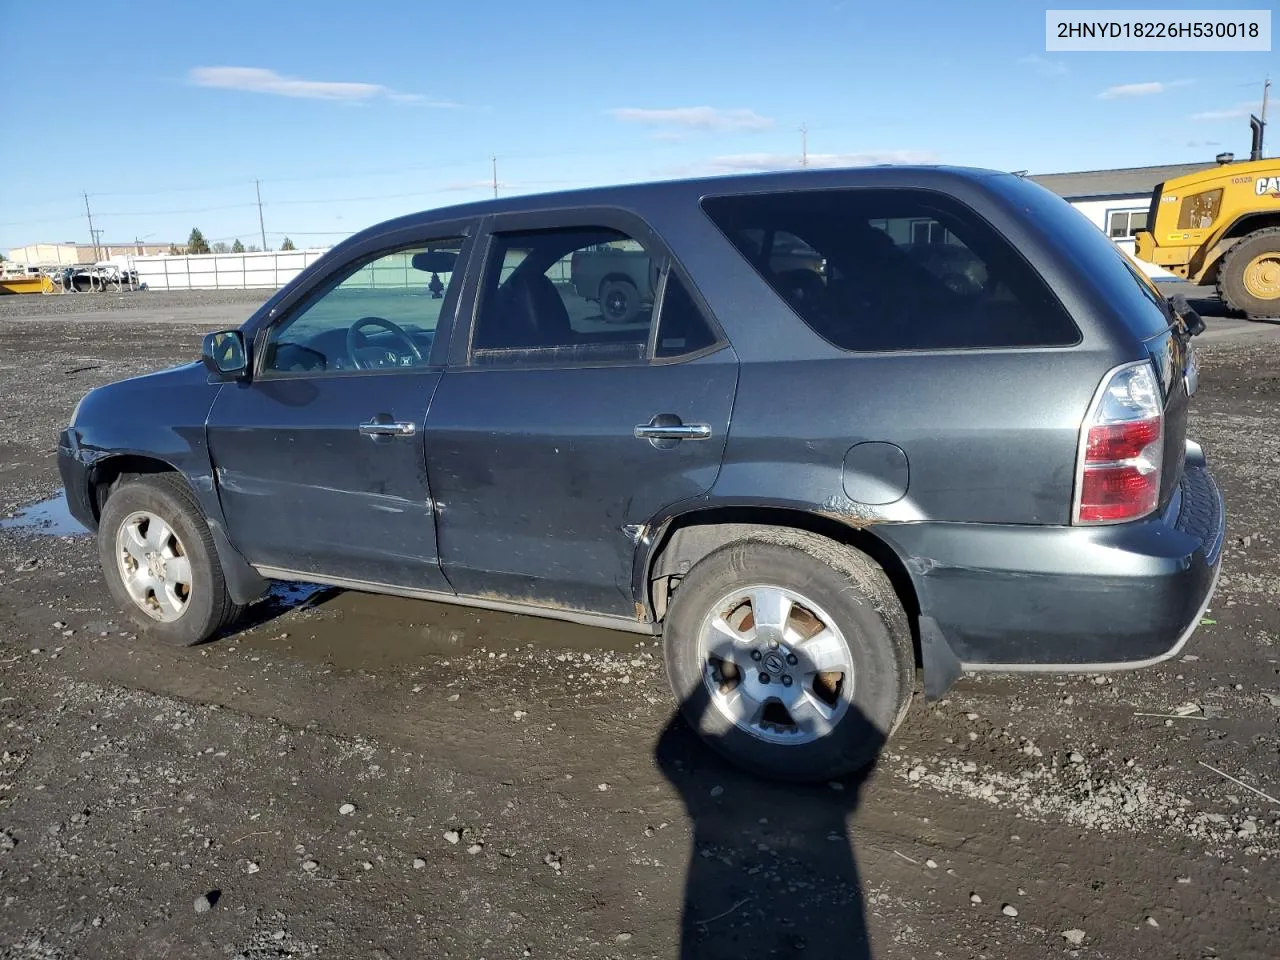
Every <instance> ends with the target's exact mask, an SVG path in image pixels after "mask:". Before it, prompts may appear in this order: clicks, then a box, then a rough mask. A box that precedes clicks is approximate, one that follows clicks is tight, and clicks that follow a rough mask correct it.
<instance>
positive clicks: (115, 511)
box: [98, 474, 244, 645]
mask: <svg viewBox="0 0 1280 960" xmlns="http://www.w3.org/2000/svg"><path fill="white" fill-rule="evenodd" d="M98 559H99V561H100V563H101V565H102V572H103V576H105V577H106V581H107V589H108V590H110V592H111V595H112V597H113V598H114V599H115V601H116V603H117V604H119V606H120V607H121V608H122V609H123V610H124V611H125V612H127V613H128V615H129V616H130V617H131V618H132V619H133V621H134V622H135V623H137V624H138V625H139V626H141V627H142V628H144V629H146V630H147V631H148V632H149V633H151V634H153V635H154V636H157V637H160V638H161V639H163V640H167V641H169V642H171V643H176V644H182V645H186V644H192V643H199V642H200V641H202V640H207V639H208V638H210V637H212V636H214V635H215V634H217V633H218V632H220V631H221V630H223V629H225V628H226V627H228V626H229V625H230V624H232V623H233V622H234V621H235V620H236V619H237V618H238V617H239V616H240V614H241V612H242V611H243V610H244V608H243V607H242V606H240V605H239V604H237V603H235V602H234V601H233V600H232V599H231V596H230V594H229V593H228V592H227V585H226V581H225V580H224V579H223V574H222V566H221V564H220V563H219V562H218V554H217V550H216V549H215V548H214V545H213V537H212V536H211V535H210V533H209V525H208V523H207V522H206V521H205V519H204V515H203V513H202V512H201V510H200V506H199V504H198V503H197V502H196V500H195V497H194V496H193V495H192V493H191V491H190V489H189V488H188V487H187V486H186V484H185V483H184V482H183V481H182V480H181V479H180V478H179V477H177V476H175V475H173V474H154V475H149V476H142V477H136V478H133V479H129V480H126V481H124V482H122V483H121V484H120V485H119V486H118V487H116V488H115V490H114V491H112V493H111V495H110V497H109V498H108V499H107V502H106V504H105V506H103V508H102V517H101V520H100V522H99V525H98Z"/></svg>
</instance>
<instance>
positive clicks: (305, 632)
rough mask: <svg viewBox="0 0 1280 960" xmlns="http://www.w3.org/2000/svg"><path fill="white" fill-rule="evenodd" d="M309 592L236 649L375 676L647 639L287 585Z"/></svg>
mask: <svg viewBox="0 0 1280 960" xmlns="http://www.w3.org/2000/svg"><path fill="white" fill-rule="evenodd" d="M281 586H282V585H277V589H279V588H280V587H281ZM308 590H310V591H311V592H310V593H309V594H307V595H306V596H305V598H304V599H299V600H295V601H294V602H292V603H288V604H287V606H288V607H291V608H293V609H291V610H289V612H288V613H287V615H283V616H279V617H276V618H274V619H270V620H268V621H267V622H264V623H261V624H260V625H258V626H256V627H254V628H252V629H251V630H249V631H248V632H246V633H242V634H240V642H241V645H243V646H251V647H255V648H261V649H264V650H271V651H272V652H276V653H281V654H285V655H288V656H293V657H300V658H302V659H306V660H312V661H318V662H321V663H325V664H329V665H332V666H335V667H339V668H342V669H347V670H368V671H377V670H378V669H379V668H389V667H414V666H420V665H422V664H423V663H424V662H427V661H429V660H430V659H431V658H434V657H439V656H449V655H453V656H457V655H461V654H467V653H475V652H477V651H479V650H486V651H489V650H493V651H499V652H501V651H513V650H520V649H523V648H525V647H527V646H529V645H533V646H535V647H537V648H539V649H543V650H589V651H595V650H613V651H619V652H621V651H629V650H634V649H635V646H636V643H637V642H642V641H643V642H652V638H650V637H644V636H639V635H636V634H631V633H624V632H622V631H619V630H604V629H601V628H599V627H585V626H582V625H580V624H576V623H563V622H560V621H557V620H547V619H543V618H541V617H529V616H523V615H520V614H512V613H499V612H497V611H492V610H477V609H474V608H470V607H460V606H452V605H450V604H445V603H432V602H429V601H426V600H409V599H405V598H402V597H387V596H382V595H378V594H368V593H355V592H351V591H337V590H329V589H327V588H319V587H306V586H304V585H301V584H297V585H290V586H289V588H288V591H289V592H288V594H287V596H290V597H295V596H298V595H299V594H303V593H306V591H308ZM283 600H284V597H283V596H282V598H281V601H277V600H276V598H275V596H274V591H273V597H272V599H271V600H270V601H268V603H271V604H277V603H279V604H280V606H282V607H283V606H285V605H286V604H285V603H284V602H283ZM264 612H269V611H264ZM282 612H283V611H282ZM282 633H287V634H288V635H287V636H284V637H282V636H281V634H282Z"/></svg>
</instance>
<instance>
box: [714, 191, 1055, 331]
mask: <svg viewBox="0 0 1280 960" xmlns="http://www.w3.org/2000/svg"><path fill="white" fill-rule="evenodd" d="M702 206H703V210H704V211H705V212H706V214H707V215H708V216H709V217H710V218H711V220H712V221H713V222H714V223H715V225H716V226H717V227H718V228H719V229H720V230H721V232H723V233H724V235H725V236H726V237H727V238H728V239H729V241H730V242H731V243H733V244H734V246H735V247H736V248H737V250H738V252H739V253H740V254H741V255H742V257H743V258H744V259H745V260H746V261H747V262H748V263H749V264H750V265H751V266H752V268H753V269H754V270H755V271H756V272H757V273H758V274H759V275H760V276H761V277H762V278H763V279H764V280H765V282H767V283H768V284H769V285H770V286H771V287H772V288H773V290H774V292H775V293H777V294H778V296H780V297H781V298H782V299H784V300H785V301H786V302H787V303H788V304H789V305H790V306H791V307H792V309H793V310H794V311H795V312H796V314H797V315H799V317H800V318H801V319H802V320H803V321H804V322H805V323H806V324H808V326H809V327H810V328H811V329H813V330H814V331H815V332H816V333H818V334H819V335H821V336H822V337H824V338H825V339H826V340H828V341H829V342H830V343H832V344H834V345H836V346H838V347H841V348H843V349H846V350H850V351H889V350H938V349H966V348H983V347H987V348H991V347H1052V346H1070V345H1072V344H1075V343H1077V342H1079V339H1080V331H1079V330H1078V328H1077V327H1076V325H1075V324H1074V323H1073V322H1072V320H1071V317H1070V316H1069V315H1068V314H1067V312H1066V310H1065V309H1064V308H1063V306H1062V304H1061V303H1060V302H1059V300H1058V299H1057V297H1056V296H1054V294H1053V292H1052V291H1051V290H1050V289H1049V287H1048V286H1047V285H1046V284H1045V282H1044V280H1043V279H1042V278H1041V277H1040V275H1039V274H1038V273H1036V271H1035V270H1034V269H1032V267H1031V266H1030V265H1029V264H1028V263H1027V262H1026V260H1025V259H1024V258H1023V257H1022V256H1021V254H1019V253H1018V251H1017V250H1015V249H1014V248H1013V247H1012V246H1011V245H1010V244H1009V243H1008V242H1007V241H1006V240H1005V239H1004V238H1003V237H1002V236H1001V235H1000V234H999V233H998V232H997V231H996V230H995V229H994V228H993V227H991V225H990V224H988V223H986V221H984V220H983V219H982V218H981V217H979V216H978V215H977V214H976V213H974V212H973V211H972V210H970V209H969V208H968V207H966V206H965V205H963V204H961V203H959V202H958V201H956V200H954V199H953V198H950V197H947V196H944V195H942V194H939V193H937V192H935V191H926V190H916V189H898V190H884V189H836V190H805V191H790V192H786V193H761V194H749V195H738V196H720V197H706V198H704V199H703V201H702ZM1073 212H1074V211H1073ZM797 251H803V253H804V255H802V256H797V255H796V252H797Z"/></svg>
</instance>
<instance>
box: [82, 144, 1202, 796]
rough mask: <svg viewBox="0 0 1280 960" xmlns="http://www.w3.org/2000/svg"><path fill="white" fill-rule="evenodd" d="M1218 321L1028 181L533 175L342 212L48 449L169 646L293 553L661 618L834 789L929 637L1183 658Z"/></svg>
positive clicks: (203, 627) (710, 682) (731, 737)
mask: <svg viewBox="0 0 1280 960" xmlns="http://www.w3.org/2000/svg"><path fill="white" fill-rule="evenodd" d="M775 243H780V244H782V246H781V247H780V248H779V251H778V252H779V253H780V255H779V256H775V255H774V254H775V250H774V249H773V245H774V244H775ZM603 245H610V249H615V248H618V247H628V246H629V247H631V248H632V252H634V253H635V256H631V255H630V253H629V254H628V260H629V261H631V263H630V268H629V271H628V276H630V277H632V278H633V279H635V278H640V277H643V276H651V277H652V289H653V294H652V300H653V307H652V309H651V310H649V311H647V312H646V313H644V314H643V316H639V315H637V316H636V317H633V318H632V319H633V320H634V321H635V322H633V323H630V324H627V325H619V324H614V323H608V322H606V320H605V319H603V318H602V317H601V313H600V310H599V309H598V307H597V306H596V305H595V304H593V303H592V302H591V301H589V300H588V299H587V298H586V297H585V296H583V295H580V294H581V292H582V290H583V289H584V288H585V290H586V292H588V293H589V292H591V289H590V288H591V287H592V286H593V284H592V283H590V282H587V281H585V280H584V281H582V284H581V285H580V287H579V289H578V290H575V289H574V284H573V283H571V282H566V279H567V278H568V276H569V275H570V273H571V271H567V270H566V267H567V266H569V265H571V264H572V263H573V262H574V260H575V257H577V258H579V259H578V263H579V266H580V273H579V276H582V274H581V267H582V264H583V260H582V259H581V255H582V252H583V251H599V250H600V249H601V248H602V246H603ZM922 247H925V248H927V247H936V249H922ZM808 251H811V253H810V252H808ZM601 282H603V277H602V278H601ZM441 284H442V285H443V290H441ZM594 286H595V293H597V294H599V293H600V284H599V283H596V284H594ZM433 290H434V292H433ZM441 293H442V295H439V296H438V295H437V294H441ZM1201 326H1202V324H1201V322H1200V321H1199V318H1198V317H1196V316H1195V315H1194V313H1193V312H1191V311H1190V310H1189V309H1188V308H1186V307H1185V304H1181V303H1180V304H1176V305H1175V304H1171V303H1170V302H1169V301H1167V300H1166V299H1165V298H1164V297H1162V296H1161V295H1160V294H1159V292H1158V291H1157V290H1156V288H1155V287H1154V286H1152V285H1151V283H1150V282H1149V281H1148V280H1147V279H1146V278H1145V277H1143V276H1141V275H1140V274H1139V273H1137V272H1136V271H1135V270H1134V269H1133V267H1132V266H1131V265H1130V263H1129V261H1128V259H1127V258H1126V256H1125V255H1124V254H1123V253H1122V252H1121V251H1119V250H1118V249H1117V248H1116V247H1115V246H1114V245H1113V244H1112V243H1111V242H1110V241H1108V240H1107V239H1106V237H1105V236H1103V235H1102V233H1101V232H1099V231H1098V230H1097V229H1096V228H1094V227H1093V226H1092V225H1090V224H1089V223H1087V222H1086V221H1085V220H1084V218H1082V217H1080V215H1079V214H1078V213H1076V212H1075V211H1074V210H1073V209H1072V208H1071V207H1070V206H1069V205H1068V204H1066V203H1065V202H1064V201H1062V200H1060V199H1059V198H1057V197H1055V196H1053V195H1052V194H1050V193H1049V192H1048V191H1046V190H1044V189H1043V188H1041V187H1039V186H1038V185H1036V184H1034V183H1031V182H1029V181H1027V180H1025V179H1022V178H1020V177H1018V176H1015V175H1010V174H1003V173H996V172H991V171H979V170H968V169H955V168H940V167H920V168H917V167H885V168H874V169H859V170H830V171H813V170H810V171H796V172H789V173H779V174H770V175H758V176H743V177H727V178H717V179H706V180H691V181H682V182H666V183H660V184H645V185H635V186H627V187H617V188H610V189H592V190H585V191H578V192H572V193H563V194H556V195H548V196H539V197H519V198H510V199H502V200H495V201H490V202H485V203H478V204H472V205H466V206H460V207H452V208H448V209H444V210H437V211H434V212H430V213H424V214H417V215H413V216H408V217H404V218H401V219H398V220H393V221H390V222H388V223H384V224H381V225H378V226H375V227H372V228H370V229H368V230H365V231H364V232H362V233H360V234H357V235H356V236H354V237H351V238H350V239H348V240H347V241H345V242H343V243H342V244H340V245H339V246H337V247H336V248H334V250H332V251H331V252H330V253H329V254H328V255H326V256H325V257H324V258H322V259H321V260H320V261H318V262H316V263H315V264H313V265H311V266H310V267H308V268H307V269H306V270H305V271H304V272H303V273H302V274H301V275H300V276H299V277H298V278H297V279H296V280H294V281H293V282H291V283H290V284H289V285H288V286H286V287H284V288H283V289H281V290H280V291H279V292H277V293H276V294H275V295H274V296H273V297H272V298H271V299H270V300H269V301H268V302H267V303H266V304H264V305H263V306H262V307H261V308H260V309H259V310H257V311H256V312H255V313H254V314H253V316H251V317H250V318H249V319H248V320H247V321H246V322H245V324H244V325H243V326H242V327H240V328H239V329H234V330H226V331H222V332H219V333H214V334H211V335H210V336H209V337H207V338H206V341H205V346H204V352H203V358H202V362H199V363H191V364H187V365H185V366H181V367H178V368H176V369H172V370H167V371H164V372H160V373H155V374H152V375H149V376H143V377H137V378H133V379H128V380H124V381H121V382H118V383H114V384H111V385H109V386H105V387H101V388H99V389H96V390H93V391H92V392H90V393H89V394H88V395H87V396H85V397H84V399H83V400H82V401H81V403H80V405H79V406H78V408H77V410H76V412H75V414H74V415H73V417H72V422H71V424H70V426H69V427H68V428H67V429H66V430H65V431H64V432H63V434H62V436H61V440H60V445H59V463H60V467H61V471H62V476H63V479H64V481H65V483H66V488H67V496H68V500H69V502H70V504H71V507H72V511H73V513H74V514H75V516H76V517H77V518H78V519H79V520H81V521H82V522H84V523H86V524H88V525H90V526H91V527H95V528H96V529H97V535H98V544H99V550H100V556H101V563H102V569H103V571H104V573H105V576H106V580H107V585H108V587H109V589H110V591H111V593H112V595H113V596H114V598H115V599H116V601H117V602H118V603H119V604H120V605H121V606H122V607H123V608H124V609H126V610H128V611H130V613H131V614H132V615H133V617H134V619H136V620H137V621H139V622H140V623H142V624H144V625H146V626H148V627H150V628H151V630H152V632H153V633H154V634H155V635H157V636H159V637H162V638H165V639H168V640H172V641H174V642H178V643H184V644H185V643H194V642H197V641H200V640H203V639H205V638H208V637H210V636H212V635H214V634H216V633H217V632H219V631H220V630H223V629H224V628H227V627H229V626H230V625H232V624H233V623H234V622H235V621H236V618H237V617H238V616H239V614H240V612H241V611H242V609H243V608H244V606H245V605H246V604H248V603H250V602H252V601H253V600H254V599H255V598H257V597H259V596H261V595H262V593H263V592H264V591H265V590H266V588H267V581H268V580H272V579H277V578H280V579H291V580H305V581H312V582H317V583H325V584H333V585H336V586H339V587H345V588H350V589H353V590H366V591H375V592H382V593H391V594H398V595H403V596H408V597H421V598H424V599H430V600H440V601H444V602H448V603H458V604H466V605H470V606H475V607H485V608H490V609H498V610H509V611H519V612H524V613H531V614H534V615H537V616H543V617H553V618H560V619H564V620H572V621H576V622H580V623H587V624H596V625H599V626H603V627H609V628H614V629H620V630H627V631H632V632H635V633H639V634H642V635H659V634H660V635H661V636H662V638H663V642H664V646H665V662H666V669H667V674H668V677H669V679H670V682H671V686H672V689H673V691H674V693H675V696H676V698H677V699H678V700H679V702H680V704H681V707H682V709H683V710H684V712H685V714H686V716H687V717H688V718H689V719H690V721H691V722H692V723H693V724H694V725H695V726H696V727H697V729H698V730H699V731H700V732H701V734H702V735H703V736H704V737H705V738H706V739H707V740H708V741H709V742H710V743H711V744H712V745H713V746H714V747H715V748H716V749H718V750H720V751H722V752H723V753H724V754H725V755H726V756H728V757H730V758H732V759H733V760H734V761H736V762H737V763H739V764H741V765H743V766H744V767H747V768H749V769H751V770H754V771H757V772H760V773H763V774H766V775H769V776H775V777H783V778H792V779H820V778H827V777H833V776H836V775H839V774H841V773H843V772H846V771H850V770H854V769H856V768H859V767H862V766H864V765H865V764H866V763H868V762H869V761H870V760H871V759H872V757H873V756H874V754H875V751H876V748H877V746H878V744H879V741H880V740H882V739H883V738H884V737H886V736H888V735H890V734H891V733H892V731H893V730H894V729H895V728H896V726H897V725H898V723H899V722H900V721H901V719H902V717H903V715H904V712H905V711H906V709H907V706H908V702H909V700H910V696H911V692H912V687H913V683H914V677H915V670H916V667H917V663H918V664H919V665H920V666H922V668H923V675H924V687H925V691H926V695H927V696H931V697H936V696H938V695H940V694H941V692H943V691H944V690H945V689H946V688H947V687H948V686H949V685H950V684H951V683H952V682H953V681H954V679H955V678H956V676H957V675H959V674H960V673H961V672H962V671H978V670H1037V671H1051V672H1052V671H1072V672H1076V671H1090V672H1092V671H1099V670H1107V669H1112V668H1120V667H1139V666H1143V665H1146V664H1152V663H1155V662H1157V661H1160V660H1163V659H1165V658H1167V657H1170V656H1172V655H1173V654H1175V653H1176V652H1177V651H1178V650H1180V649H1181V648H1182V646H1183V644H1185V643H1186V642H1187V639H1188V638H1189V637H1190V636H1191V634H1192V632H1193V631H1194V630H1195V629H1196V626H1197V624H1198V623H1199V622H1200V618H1201V615H1202V612H1203V611H1204V609H1205V608H1206V605H1207V604H1208V603H1209V600H1210V597H1211V596H1212V594H1213V590H1214V585H1215V583H1216V580H1217V575H1218V570H1219V565H1220V562H1221V545H1222V538H1223V529H1224V510H1223V503H1222V498H1221V496H1220V494H1219V492H1218V489H1217V487H1216V486H1215V484H1214V481H1213V479H1212V477H1211V475H1210V472H1209V470H1208V468H1207V466H1206V463H1205V459H1204V457H1203V455H1202V453H1201V451H1200V448H1199V447H1198V446H1197V445H1196V444H1195V443H1193V442H1191V441H1190V440H1188V439H1187V436H1186V429H1187V410H1188V403H1189V400H1190V397H1191V395H1192V394H1193V393H1194V391H1195V387H1196V380H1197V372H1196V371H1197V366H1196V363H1195V358H1194V355H1193V351H1192V348H1191V338H1192V336H1193V335H1194V334H1195V333H1196V332H1198V330H1199V329H1200V328H1201ZM619 696H626V693H625V691H624V690H622V689H620V690H619Z"/></svg>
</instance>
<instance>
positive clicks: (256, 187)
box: [253, 180, 267, 250]
mask: <svg viewBox="0 0 1280 960" xmlns="http://www.w3.org/2000/svg"><path fill="white" fill-rule="evenodd" d="M253 192H254V193H256V194H257V195H258V229H259V230H260V231H261V232H262V249H263V250H265V249H267V228H266V226H265V225H264V224H263V222H262V186H261V184H259V183H258V181H257V180H254V181H253Z"/></svg>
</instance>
